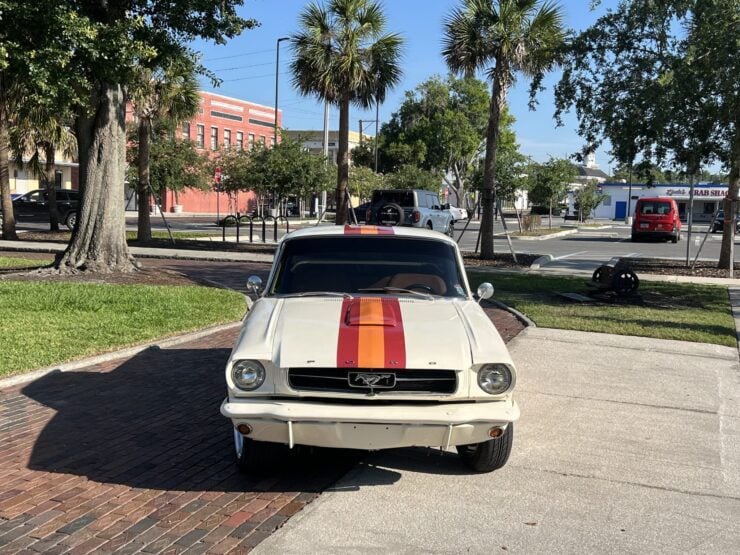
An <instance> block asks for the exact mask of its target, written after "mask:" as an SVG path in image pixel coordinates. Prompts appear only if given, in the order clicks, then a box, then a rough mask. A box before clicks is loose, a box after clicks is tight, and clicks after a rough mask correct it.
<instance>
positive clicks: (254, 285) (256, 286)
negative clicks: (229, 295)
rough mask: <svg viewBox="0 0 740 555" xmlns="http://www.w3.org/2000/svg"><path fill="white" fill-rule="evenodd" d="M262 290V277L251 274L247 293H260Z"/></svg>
mask: <svg viewBox="0 0 740 555" xmlns="http://www.w3.org/2000/svg"><path fill="white" fill-rule="evenodd" d="M260 291H262V278H261V277H259V276H249V279H247V293H253V294H255V295H258V294H259V292H260Z"/></svg>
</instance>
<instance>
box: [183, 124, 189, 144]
mask: <svg viewBox="0 0 740 555" xmlns="http://www.w3.org/2000/svg"><path fill="white" fill-rule="evenodd" d="M182 138H183V140H185V141H189V140H190V122H187V121H186V122H185V123H183V124H182Z"/></svg>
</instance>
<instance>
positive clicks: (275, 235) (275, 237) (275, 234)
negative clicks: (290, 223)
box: [273, 218, 278, 243]
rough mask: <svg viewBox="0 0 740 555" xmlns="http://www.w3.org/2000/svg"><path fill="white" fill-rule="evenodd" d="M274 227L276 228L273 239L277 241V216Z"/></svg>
mask: <svg viewBox="0 0 740 555" xmlns="http://www.w3.org/2000/svg"><path fill="white" fill-rule="evenodd" d="M274 227H275V229H274V232H273V239H274V241H275V242H276V243H277V235H278V220H277V218H275V226H274Z"/></svg>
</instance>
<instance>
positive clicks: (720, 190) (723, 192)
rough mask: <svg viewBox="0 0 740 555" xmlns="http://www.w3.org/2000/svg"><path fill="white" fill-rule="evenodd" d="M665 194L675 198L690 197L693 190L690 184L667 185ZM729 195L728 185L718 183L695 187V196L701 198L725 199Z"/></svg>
mask: <svg viewBox="0 0 740 555" xmlns="http://www.w3.org/2000/svg"><path fill="white" fill-rule="evenodd" d="M665 194H666V195H667V196H669V197H675V198H689V196H690V194H691V190H690V189H689V187H688V186H680V187H667V188H666V189H665ZM726 196H727V186H726V185H724V186H718V185H696V186H695V187H694V198H697V199H701V198H707V199H714V200H718V199H723V198H724V197H726Z"/></svg>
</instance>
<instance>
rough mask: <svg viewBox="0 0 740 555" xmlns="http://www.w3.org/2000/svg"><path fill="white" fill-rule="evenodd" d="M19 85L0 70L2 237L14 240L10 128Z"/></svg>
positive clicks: (19, 93) (15, 238)
mask: <svg viewBox="0 0 740 555" xmlns="http://www.w3.org/2000/svg"><path fill="white" fill-rule="evenodd" d="M20 98H21V92H20V87H18V85H17V84H16V83H13V81H12V80H11V79H8V78H7V77H6V75H5V73H4V72H3V71H0V207H1V208H2V214H1V215H0V216H2V217H0V219H1V220H2V238H3V239H5V240H7V241H15V240H17V239H18V235H17V234H16V231H15V214H14V213H13V201H12V200H11V197H10V155H9V151H10V128H11V127H12V125H13V123H14V122H15V118H16V116H17V108H18V101H19V99H20Z"/></svg>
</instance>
